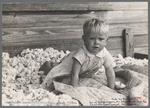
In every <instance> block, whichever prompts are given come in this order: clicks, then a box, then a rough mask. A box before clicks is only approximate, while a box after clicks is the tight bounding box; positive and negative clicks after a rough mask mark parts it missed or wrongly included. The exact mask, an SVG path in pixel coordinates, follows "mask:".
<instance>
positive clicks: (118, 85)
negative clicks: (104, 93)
mask: <svg viewBox="0 0 150 108" xmlns="http://www.w3.org/2000/svg"><path fill="white" fill-rule="evenodd" d="M125 87H126V86H125V85H124V84H123V83H121V82H119V81H116V82H115V88H116V89H124V88H125Z"/></svg>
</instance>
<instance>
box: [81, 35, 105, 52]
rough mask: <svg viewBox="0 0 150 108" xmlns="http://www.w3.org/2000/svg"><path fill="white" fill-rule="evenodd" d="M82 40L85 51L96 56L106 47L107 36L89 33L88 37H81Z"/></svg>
mask: <svg viewBox="0 0 150 108" xmlns="http://www.w3.org/2000/svg"><path fill="white" fill-rule="evenodd" d="M83 40H84V43H85V46H86V48H87V50H88V51H89V52H90V53H92V54H97V53H99V52H100V51H101V50H102V49H103V48H104V47H105V46H106V42H107V36H106V34H102V35H98V34H96V33H91V34H90V35H89V36H83Z"/></svg>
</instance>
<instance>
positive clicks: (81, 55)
mask: <svg viewBox="0 0 150 108" xmlns="http://www.w3.org/2000/svg"><path fill="white" fill-rule="evenodd" d="M73 58H75V59H76V60H78V61H79V63H80V64H81V65H82V64H83V63H84V62H85V60H86V53H85V51H84V50H83V48H80V49H79V50H77V52H76V53H75V54H74V56H73Z"/></svg>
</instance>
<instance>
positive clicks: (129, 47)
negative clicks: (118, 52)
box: [125, 29, 134, 57]
mask: <svg viewBox="0 0 150 108" xmlns="http://www.w3.org/2000/svg"><path fill="white" fill-rule="evenodd" d="M133 45H134V43H133V30H132V29H125V51H126V54H125V56H126V57H128V56H130V57H133V55H134V46H133Z"/></svg>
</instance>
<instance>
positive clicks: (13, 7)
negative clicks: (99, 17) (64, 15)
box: [3, 2, 148, 11]
mask: <svg viewBox="0 0 150 108" xmlns="http://www.w3.org/2000/svg"><path fill="white" fill-rule="evenodd" d="M138 9H148V2H72V3H69V2H68V3H67V2H66V3H63V2H61V3H50V2H49V3H5V4H3V11H53V10H74V11H75V10H76V11H77V10H109V11H110V10H138Z"/></svg>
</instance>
